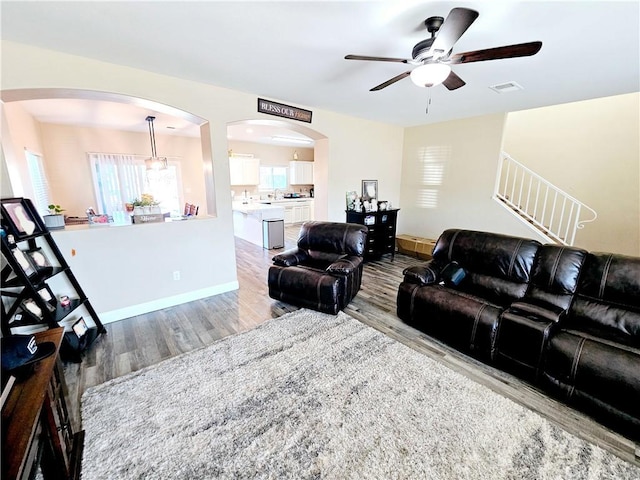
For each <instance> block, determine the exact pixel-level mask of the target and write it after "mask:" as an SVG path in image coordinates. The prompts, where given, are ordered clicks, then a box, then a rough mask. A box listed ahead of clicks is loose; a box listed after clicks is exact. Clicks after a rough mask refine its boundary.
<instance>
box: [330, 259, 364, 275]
mask: <svg viewBox="0 0 640 480" xmlns="http://www.w3.org/2000/svg"><path fill="white" fill-rule="evenodd" d="M361 264H362V257H358V256H356V255H349V256H347V257H343V258H341V259H340V260H336V261H335V262H333V263H332V264H331V265H329V266H328V267H327V269H326V270H325V271H326V272H327V273H337V274H340V275H349V274H350V273H353V272H354V271H355V270H356V269H357V268H358V267H359V266H360V265H361Z"/></svg>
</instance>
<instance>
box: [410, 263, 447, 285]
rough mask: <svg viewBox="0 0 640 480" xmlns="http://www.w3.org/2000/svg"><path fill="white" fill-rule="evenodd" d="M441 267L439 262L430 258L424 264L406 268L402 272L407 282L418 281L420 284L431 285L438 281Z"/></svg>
mask: <svg viewBox="0 0 640 480" xmlns="http://www.w3.org/2000/svg"><path fill="white" fill-rule="evenodd" d="M441 267H442V266H441V265H440V264H439V263H438V262H435V261H433V260H429V261H428V262H427V263H425V264H423V265H416V266H415V267H408V268H405V269H404V271H403V272H402V274H403V275H404V281H405V282H408V283H417V284H418V285H431V284H433V283H438V281H439V277H440V270H441Z"/></svg>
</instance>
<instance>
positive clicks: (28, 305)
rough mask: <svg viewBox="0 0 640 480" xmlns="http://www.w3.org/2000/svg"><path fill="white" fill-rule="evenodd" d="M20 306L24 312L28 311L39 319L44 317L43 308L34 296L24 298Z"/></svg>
mask: <svg viewBox="0 0 640 480" xmlns="http://www.w3.org/2000/svg"><path fill="white" fill-rule="evenodd" d="M20 307H21V308H22V310H23V311H24V312H27V313H28V314H29V315H30V316H32V317H33V318H37V319H38V320H42V319H43V318H44V313H43V311H42V309H41V308H40V307H39V306H38V304H37V303H36V302H35V301H34V300H33V299H32V298H27V299H25V300H23V301H22V303H21V304H20Z"/></svg>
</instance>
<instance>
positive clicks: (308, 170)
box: [289, 161, 313, 185]
mask: <svg viewBox="0 0 640 480" xmlns="http://www.w3.org/2000/svg"><path fill="white" fill-rule="evenodd" d="M289 184H290V185H313V162H300V161H292V162H289Z"/></svg>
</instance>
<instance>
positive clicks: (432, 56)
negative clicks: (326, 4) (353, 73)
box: [344, 8, 542, 92]
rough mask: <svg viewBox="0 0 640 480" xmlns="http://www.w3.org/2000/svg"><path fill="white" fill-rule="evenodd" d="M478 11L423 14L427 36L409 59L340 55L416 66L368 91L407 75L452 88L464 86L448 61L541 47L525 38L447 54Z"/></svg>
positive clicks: (421, 83) (424, 83) (494, 57)
mask: <svg viewBox="0 0 640 480" xmlns="http://www.w3.org/2000/svg"><path fill="white" fill-rule="evenodd" d="M478 15H479V14H478V12H476V11H475V10H471V9H468V8H454V9H452V10H451V11H450V12H449V15H448V16H447V19H446V20H445V19H444V18H442V17H429V18H427V19H426V20H425V21H424V24H425V26H426V27H427V31H428V32H429V33H430V34H431V38H427V39H426V40H422V41H421V42H418V43H417V44H416V45H415V46H414V47H413V51H412V52H411V59H406V58H390V57H370V56H365V55H347V56H345V57H344V58H345V60H370V61H375V62H399V63H407V64H409V65H416V66H417V67H416V68H414V69H413V70H409V71H406V72H403V73H401V74H400V75H396V76H395V77H393V78H390V79H389V80H387V81H386V82H383V83H381V84H380V85H376V86H375V87H373V88H372V89H371V90H370V91H371V92H374V91H378V90H382V89H383V88H385V87H388V86H389V85H392V84H394V83H396V82H397V81H399V80H402V79H403V78H406V77H408V76H411V80H412V81H413V83H415V84H416V85H418V86H419V87H432V86H434V85H439V84H440V83H442V84H443V85H444V86H445V87H447V88H448V89H449V90H455V89H456V88H460V87H462V86H464V85H465V82H464V80H462V79H461V78H460V77H459V76H458V75H456V74H455V72H454V71H453V70H451V65H456V64H459V63H471V62H482V61H485V60H498V59H502V58H514V57H528V56H531V55H535V54H536V53H538V51H539V50H540V48H541V47H542V42H529V43H519V44H516V45H505V46H503V47H495V48H487V49H484V50H474V51H471V52H464V53H456V54H454V55H451V52H452V49H453V46H454V45H455V43H456V42H457V41H458V40H459V39H460V37H461V36H462V34H463V33H464V32H466V31H467V29H468V28H469V27H470V26H471V24H472V23H473V22H474V21H475V19H476V18H478Z"/></svg>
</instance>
